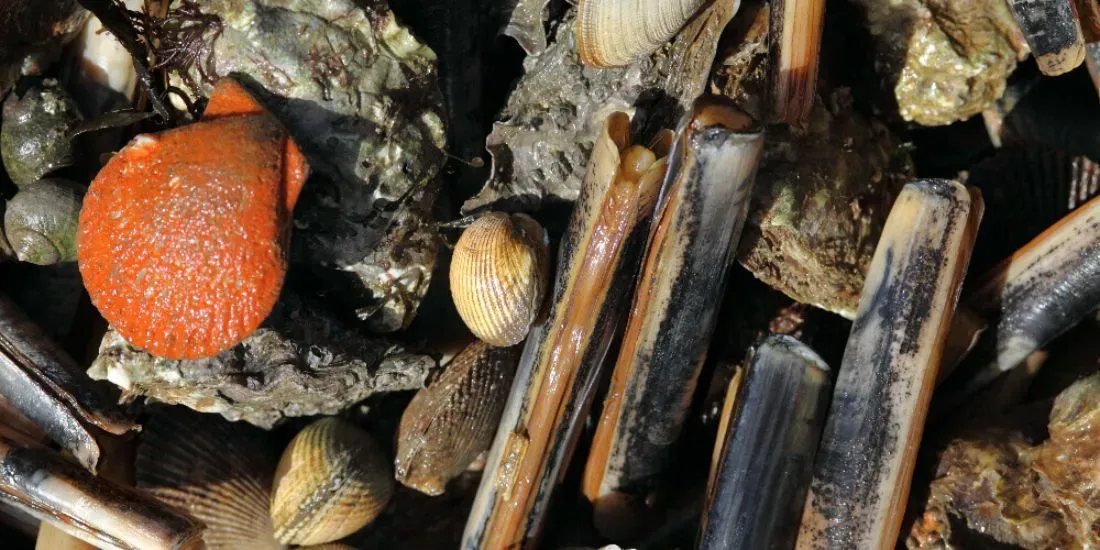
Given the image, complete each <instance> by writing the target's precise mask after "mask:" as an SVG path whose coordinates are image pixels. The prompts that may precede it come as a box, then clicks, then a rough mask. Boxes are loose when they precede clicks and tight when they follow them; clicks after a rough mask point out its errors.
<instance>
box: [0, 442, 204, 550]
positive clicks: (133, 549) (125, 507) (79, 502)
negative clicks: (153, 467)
mask: <svg viewBox="0 0 1100 550" xmlns="http://www.w3.org/2000/svg"><path fill="white" fill-rule="evenodd" d="M0 471H3V473H4V475H2V476H0V501H3V502H6V503H8V504H11V505H13V506H15V507H16V508H19V509H21V510H23V511H25V512H27V513H29V514H31V515H32V516H34V517H36V518H38V519H40V520H42V521H48V522H50V523H52V524H53V525H54V526H55V527H58V528H60V529H61V530H62V531H64V532H65V533H66V534H69V535H72V536H74V537H77V538H79V539H81V540H84V541H86V542H89V543H91V544H94V545H96V546H97V547H99V548H111V549H124V550H162V549H163V550H183V549H198V548H202V539H201V538H200V536H201V534H202V530H203V529H204V526H203V525H202V524H201V523H198V522H196V521H195V520H193V519H191V518H190V517H187V516H184V515H181V514H180V513H179V512H177V511H175V510H174V509H172V508H169V507H167V506H165V505H163V504H161V503H160V502H157V501H156V500H154V499H153V498H152V497H150V496H148V495H146V494H144V493H141V492H139V491H137V490H135V489H131V488H129V487H124V486H122V485H118V484H115V483H113V482H111V481H109V480H107V479H104V478H102V477H97V476H94V475H91V474H89V473H88V472H87V471H85V470H83V469H81V468H80V467H78V466H76V465H75V464H73V463H71V462H69V461H67V460H65V459H64V458H62V457H61V456H60V455H58V454H56V453H54V452H52V451H50V450H48V449H43V448H30V447H21V446H19V445H18V444H16V443H14V442H12V441H10V440H8V439H6V438H4V437H0Z"/></svg>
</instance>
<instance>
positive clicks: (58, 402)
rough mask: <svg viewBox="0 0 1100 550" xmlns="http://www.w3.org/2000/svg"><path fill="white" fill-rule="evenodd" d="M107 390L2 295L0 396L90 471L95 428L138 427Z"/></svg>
mask: <svg viewBox="0 0 1100 550" xmlns="http://www.w3.org/2000/svg"><path fill="white" fill-rule="evenodd" d="M106 389H107V388H104V387H102V386H101V385H99V384H95V383H93V382H92V381H90V380H88V379H87V378H86V377H85V376H84V374H83V373H81V372H80V366H79V365H77V364H76V362H75V361H73V359H72V358H71V357H69V356H68V354H66V353H65V352H64V351H63V350H62V349H61V348H60V347H58V345H57V344H56V343H54V342H52V341H51V340H50V339H49V338H48V337H47V336H46V335H45V334H43V333H42V331H41V329H39V328H38V327H37V326H35V324H34V323H33V322H31V321H30V320H29V319H28V318H27V317H26V315H25V314H24V313H23V312H22V311H20V310H19V308H18V307H16V305H15V304H14V303H12V301H11V299H10V298H8V297H7V296H4V295H0V393H2V394H3V395H4V397H6V398H7V399H8V401H9V402H10V403H11V405H12V406H13V407H15V408H16V409H17V410H18V411H19V412H21V413H23V414H24V415H26V416H27V418H30V419H31V420H33V421H34V422H35V423H36V424H38V425H39V426H40V427H42V429H43V430H44V431H45V432H46V434H47V435H49V436H50V439H52V440H53V441H55V442H56V443H57V444H59V445H61V446H62V447H63V448H64V449H66V450H68V451H69V452H71V453H72V454H73V456H75V457H76V458H77V460H78V461H79V462H80V464H81V465H82V466H84V467H85V468H87V469H88V470H90V471H92V472H95V469H96V463H97V462H98V461H99V455H100V449H99V443H98V442H97V441H96V437H98V436H99V435H100V434H99V432H98V430H97V429H96V428H98V429H99V430H104V431H106V432H110V433H113V434H119V435H120V434H123V433H125V432H127V431H129V430H133V429H137V425H136V424H134V423H133V421H131V420H130V419H128V418H126V417H125V416H124V415H123V414H122V413H121V412H120V411H119V410H118V409H117V407H116V406H115V404H114V403H113V401H112V399H111V398H110V397H109V395H108V393H107V392H106V391H105V390H106ZM93 427H94V428H93Z"/></svg>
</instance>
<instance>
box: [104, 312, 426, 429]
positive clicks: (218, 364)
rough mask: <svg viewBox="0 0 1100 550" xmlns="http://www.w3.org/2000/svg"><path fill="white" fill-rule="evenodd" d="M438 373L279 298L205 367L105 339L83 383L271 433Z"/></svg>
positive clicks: (389, 345) (396, 348) (417, 384)
mask: <svg viewBox="0 0 1100 550" xmlns="http://www.w3.org/2000/svg"><path fill="white" fill-rule="evenodd" d="M434 366H435V360H433V359H432V358H430V357H427V356H424V355H418V354H415V353H411V352H409V351H406V350H405V349H404V348H403V347H402V346H401V345H399V344H396V343H394V342H390V341H386V340H382V339H375V338H368V337H365V336H363V335H362V334H360V333H358V332H356V331H355V330H353V329H351V328H349V327H347V326H346V325H344V324H343V323H341V322H340V321H339V320H337V319H335V318H333V317H331V316H329V315H328V314H326V313H325V310H324V308H323V307H322V306H320V305H319V304H316V303H312V302H307V301H306V300H304V299H302V298H300V297H298V296H296V295H294V294H292V293H287V292H284V295H283V297H282V298H281V299H280V301H279V303H278V304H277V305H276V306H275V310H274V311H273V312H272V314H271V316H270V317H269V318H268V319H267V320H266V321H265V322H264V324H263V325H262V326H261V327H260V328H259V329H258V330H257V331H256V332H254V333H253V334H252V335H251V336H249V337H248V338H245V340H244V341H243V342H241V343H240V344H239V345H237V346H234V347H233V348H230V349H228V350H226V351H224V352H222V353H219V354H218V355H215V356H213V357H208V358H205V359H195V360H170V359H163V358H159V357H154V356H152V355H150V354H148V353H146V352H144V351H142V350H139V349H137V348H134V347H133V346H131V345H130V344H128V343H127V342H126V341H125V340H124V339H123V338H122V337H121V336H119V335H118V333H116V332H115V331H113V330H111V331H108V332H107V334H106V335H105V336H104V337H103V342H102V343H101V344H100V347H99V357H98V358H97V359H96V360H95V362H94V363H92V366H91V368H89V369H88V375H89V376H91V377H92V378H93V379H96V380H109V381H111V382H113V383H114V384H116V385H118V386H119V387H120V388H122V400H123V401H132V400H134V399H136V398H138V397H141V396H145V397H149V398H153V399H155V400H157V401H163V402H166V403H171V404H180V405H186V406H188V407H190V408H192V409H195V410H197V411H201V412H208V413H219V414H221V415H222V416H224V417H226V418H228V419H229V420H244V421H247V422H249V423H251V424H254V425H256V426H260V427H262V428H271V427H273V426H274V425H275V424H277V423H278V422H279V421H280V420H282V419H283V418H284V417H288V416H312V415H318V414H328V415H331V414H337V413H339V412H340V411H342V410H344V409H346V408H348V407H350V406H352V405H354V404H355V403H358V402H359V401H362V400H363V399H365V398H367V397H368V396H370V395H371V394H374V393H380V392H390V391H404V390H414V389H419V388H421V387H423V386H424V380H425V378H426V377H427V376H428V374H429V371H430V370H431V369H432V368H433V367H434Z"/></svg>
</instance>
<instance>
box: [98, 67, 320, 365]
mask: <svg viewBox="0 0 1100 550" xmlns="http://www.w3.org/2000/svg"><path fill="white" fill-rule="evenodd" d="M230 115H231V116H230ZM308 171H309V167H308V165H307V164H306V161H305V159H304V157H302V154H301V153H300V152H299V150H298V148H297V146H296V145H295V144H294V142H293V141H292V140H291V138H290V137H289V135H288V134H287V132H286V130H285V129H284V128H283V126H282V125H281V124H280V123H279V121H277V120H276V119H275V118H274V117H273V116H271V115H270V114H269V113H268V112H267V111H266V110H265V109H264V107H263V106H261V105H260V104H259V103H258V102H257V101H256V99H255V98H253V97H252V95H251V94H250V93H249V92H247V91H246V90H245V89H244V88H243V87H242V86H241V85H240V84H238V83H237V82H236V81H234V80H231V79H226V80H222V81H221V82H220V83H219V85H218V87H217V88H216V89H215V90H214V92H213V94H212V95H211V98H210V102H209V104H208V106H207V109H206V113H205V114H204V115H203V119H202V120H201V121H200V122H197V123H195V124H190V125H187V126H182V127H179V128H175V129H172V130H168V131H166V132H162V133H160V134H153V135H150V134H142V135H138V136H137V137H135V138H134V139H133V140H132V141H131V142H130V143H129V145H127V146H126V147H125V148H123V149H122V150H121V151H119V152H118V153H117V154H116V155H115V156H114V157H112V158H111V160H110V161H109V162H108V163H107V165H106V166H104V168H103V169H102V170H101V171H100V172H99V175H97V176H96V179H95V181H93V182H92V185H91V187H90V189H89V190H88V194H87V196H86V197H85V201H84V209H83V211H82V212H81V214H80V227H79V232H78V235H77V254H78V261H79V265H80V272H81V275H82V276H83V278H84V282H85V285H86V286H87V288H88V294H89V295H90V296H91V299H92V303H94V304H95V306H96V308H98V309H99V311H100V313H101V314H102V315H103V317H104V318H106V319H107V321H108V322H109V323H110V324H111V325H112V326H113V327H114V328H115V329H116V330H117V331H118V332H119V334H121V335H122V337H123V338H125V339H126V340H127V341H128V342H130V343H132V344H133V345H135V346H137V347H139V348H142V349H144V350H146V351H148V352H149V353H151V354H153V355H156V356H160V357H164V358H168V359H196V358H201V357H209V356H212V355H215V354H217V353H218V352H220V351H223V350H225V349H228V348H230V347H232V346H234V345H236V344H237V343H239V342H240V341H241V340H243V339H244V338H245V337H247V336H248V335H249V334H251V333H252V332H253V331H254V330H255V329H256V328H257V327H258V326H259V324H260V323H261V322H262V321H263V319H264V318H265V317H267V315H268V314H269V313H270V312H271V309H272V307H274V305H275V301H276V299H277V298H278V296H279V292H280V290H281V288H282V283H283V279H284V277H285V275H286V269H287V248H288V244H289V238H290V228H291V224H290V215H291V212H292V210H293V208H294V204H295V202H296V201H297V198H298V192H299V191H300V190H301V186H302V184H303V183H304V182H305V179H306V176H307V174H308Z"/></svg>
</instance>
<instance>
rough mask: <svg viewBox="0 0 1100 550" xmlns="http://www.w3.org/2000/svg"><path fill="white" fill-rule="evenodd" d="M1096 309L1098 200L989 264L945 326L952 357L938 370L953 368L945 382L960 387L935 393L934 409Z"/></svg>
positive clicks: (1099, 289)
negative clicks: (960, 381)
mask: <svg viewBox="0 0 1100 550" xmlns="http://www.w3.org/2000/svg"><path fill="white" fill-rule="evenodd" d="M1097 307H1100V197H1096V198H1094V199H1092V200H1090V201H1089V202H1088V203H1086V204H1085V205H1083V206H1081V207H1080V208H1078V209H1077V210H1074V211H1073V212H1072V213H1071V214H1069V215H1068V216H1066V217H1064V218H1062V219H1061V220H1060V221H1059V222H1058V223H1056V224H1054V225H1052V226H1051V227H1050V228H1048V229H1047V230H1046V231H1044V232H1043V233H1042V234H1041V235H1039V236H1038V237H1036V238H1035V239H1034V240H1032V241H1031V242H1030V243H1028V244H1027V245H1025V246H1024V247H1023V248H1020V249H1019V250H1018V251H1016V253H1014V254H1013V255H1012V256H1010V257H1008V258H1007V259H1005V260H1004V261H1003V262H1001V263H1000V264H998V265H997V266H995V267H993V268H992V269H990V270H989V271H988V272H986V273H985V274H984V275H983V276H982V278H981V279H980V281H979V282H978V284H977V285H976V287H975V290H974V291H972V292H970V293H969V294H968V296H967V298H966V299H965V300H964V301H963V303H962V305H960V307H959V312H960V315H958V316H956V319H955V321H954V322H953V323H952V328H951V338H950V339H949V342H950V345H949V346H948V349H949V350H952V351H953V353H954V355H953V356H945V357H944V362H943V366H942V367H941V368H943V369H948V370H951V369H954V368H955V366H956V365H958V369H957V372H955V373H953V374H952V376H951V377H950V378H948V380H949V381H955V380H962V381H963V382H962V386H961V388H958V389H956V388H951V390H953V391H951V393H947V394H945V395H943V396H942V397H941V396H937V398H936V408H937V410H938V409H939V406H940V404H941V403H942V404H943V406H945V407H950V406H953V405H954V404H956V403H958V401H959V400H961V399H962V398H965V397H966V396H967V395H971V394H973V393H974V392H975V391H977V390H979V389H981V388H983V387H985V386H986V385H987V384H989V383H990V382H992V381H993V379H995V378H997V377H998V376H1000V375H1001V373H1003V372H1005V371H1007V370H1009V369H1012V368H1013V367H1015V366H1016V365H1019V364H1020V363H1021V362H1022V361H1023V360H1024V359H1025V358H1027V356H1028V355H1029V354H1031V352H1033V351H1035V350H1038V349H1040V348H1042V347H1043V346H1045V345H1047V344H1048V343H1049V342H1050V341H1051V340H1053V339H1054V338H1055V337H1057V336H1058V335H1060V334H1062V333H1063V332H1065V331H1066V330H1069V329H1070V328H1071V327H1072V326H1073V325H1075V324H1077V322H1079V321H1080V320H1081V319H1083V318H1084V317H1085V316H1086V315H1088V314H1089V312H1091V311H1093V310H1095V309H1096V308H1097ZM987 326H988V328H987ZM968 351H969V353H968V354H967V352H968ZM963 355H966V356H965V361H964V359H963V357H962V356H963ZM960 361H961V362H960ZM941 378H942V376H941ZM945 383H947V382H945Z"/></svg>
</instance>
